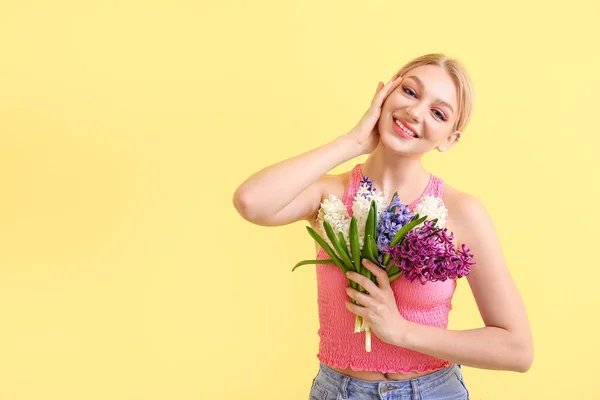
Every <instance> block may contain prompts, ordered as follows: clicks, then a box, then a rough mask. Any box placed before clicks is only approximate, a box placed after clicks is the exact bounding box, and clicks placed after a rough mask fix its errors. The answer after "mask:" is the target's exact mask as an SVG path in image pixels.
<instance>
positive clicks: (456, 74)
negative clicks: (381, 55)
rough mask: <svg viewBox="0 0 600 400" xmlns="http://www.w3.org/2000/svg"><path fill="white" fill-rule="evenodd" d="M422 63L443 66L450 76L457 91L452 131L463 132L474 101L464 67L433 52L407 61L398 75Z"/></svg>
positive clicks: (469, 80)
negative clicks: (456, 108) (456, 109)
mask: <svg viewBox="0 0 600 400" xmlns="http://www.w3.org/2000/svg"><path fill="white" fill-rule="evenodd" d="M423 65H437V66H438V67H441V68H443V69H444V70H445V71H446V72H447V73H448V75H450V77H451V78H452V81H453V82H454V84H455V85H456V89H457V92H458V93H457V94H458V111H457V113H458V118H457V119H456V122H455V124H454V128H453V129H452V132H455V131H457V130H458V131H460V132H462V133H464V131H465V129H466V128H467V125H468V124H469V122H470V121H471V115H472V114H473V101H474V89H473V82H472V81H471V78H470V77H469V74H468V73H467V70H466V68H465V67H464V66H463V65H462V64H461V63H460V61H458V60H456V59H452V58H448V57H447V56H445V55H444V54H440V53H433V54H426V55H424V56H420V57H417V58H415V59H413V60H412V61H409V62H408V63H407V64H406V65H404V66H403V67H402V68H400V70H399V71H398V75H399V76H404V75H405V74H406V73H407V72H409V71H410V70H412V69H414V68H417V67H420V66H423Z"/></svg>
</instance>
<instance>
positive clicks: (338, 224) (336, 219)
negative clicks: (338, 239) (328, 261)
mask: <svg viewBox="0 0 600 400" xmlns="http://www.w3.org/2000/svg"><path fill="white" fill-rule="evenodd" d="M317 221H319V227H320V229H321V237H322V238H323V240H325V243H327V244H328V245H329V246H331V247H332V248H333V244H332V243H331V241H330V240H329V237H328V236H327V232H325V227H324V226H323V221H327V222H329V224H330V225H331V228H332V229H333V232H335V234H336V235H337V234H338V232H342V235H344V240H345V241H346V244H347V246H348V247H349V246H350V241H349V240H348V232H349V231H350V217H349V216H348V209H347V208H346V206H345V205H344V203H343V202H342V200H340V199H338V198H337V197H336V196H335V195H333V194H330V195H329V198H328V199H325V200H323V201H322V202H321V208H319V212H318V214H317ZM348 250H349V249H348ZM336 253H337V252H336Z"/></svg>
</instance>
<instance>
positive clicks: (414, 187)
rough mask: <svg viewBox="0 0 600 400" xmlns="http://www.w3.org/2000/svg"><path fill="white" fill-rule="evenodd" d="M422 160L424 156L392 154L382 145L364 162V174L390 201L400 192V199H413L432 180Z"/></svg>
mask: <svg viewBox="0 0 600 400" xmlns="http://www.w3.org/2000/svg"><path fill="white" fill-rule="evenodd" d="M421 159H422V155H419V156H414V157H411V156H406V155H398V154H397V153H392V152H391V151H390V150H388V149H386V148H385V147H384V146H382V145H381V143H380V145H379V146H377V148H376V149H375V151H373V152H372V153H371V154H369V157H368V158H367V160H366V161H365V162H364V164H363V166H362V173H363V175H364V176H368V177H369V179H370V180H371V181H373V185H374V186H375V187H376V188H377V190H380V191H383V192H384V193H385V194H386V199H388V201H389V200H390V199H391V198H392V195H393V194H394V192H398V195H399V196H400V199H402V198H411V199H412V198H413V197H416V196H418V195H419V194H420V192H419V189H423V188H424V186H425V185H427V183H428V181H429V178H430V174H429V172H427V171H426V170H425V168H424V167H423V164H422V161H421Z"/></svg>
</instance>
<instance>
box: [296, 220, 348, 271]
mask: <svg viewBox="0 0 600 400" xmlns="http://www.w3.org/2000/svg"><path fill="white" fill-rule="evenodd" d="M306 229H307V230H308V233H309V235H310V236H311V237H312V238H313V239H314V240H315V241H316V242H317V243H318V244H319V246H321V247H322V248H323V250H325V252H326V253H327V254H329V257H331V259H332V260H334V261H335V263H336V264H337V265H338V266H339V267H340V269H341V270H342V272H343V273H344V275H346V272H347V271H348V270H347V269H346V266H345V265H344V262H343V261H342V260H341V259H340V258H339V257H338V256H336V255H335V252H334V251H333V250H332V249H331V247H330V246H329V245H328V244H327V242H326V241H325V240H324V239H323V238H322V237H321V236H319V234H318V233H317V232H315V230H314V229H313V228H311V227H310V226H307V227H306Z"/></svg>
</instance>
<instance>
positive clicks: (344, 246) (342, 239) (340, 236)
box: [338, 232, 352, 257]
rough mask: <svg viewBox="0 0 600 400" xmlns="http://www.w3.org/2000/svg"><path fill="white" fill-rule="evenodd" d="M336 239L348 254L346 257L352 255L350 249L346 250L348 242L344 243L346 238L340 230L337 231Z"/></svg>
mask: <svg viewBox="0 0 600 400" xmlns="http://www.w3.org/2000/svg"><path fill="white" fill-rule="evenodd" d="M338 240H339V241H340V244H341V245H342V247H343V248H344V250H346V254H348V257H352V254H351V253H350V250H348V243H346V239H344V234H343V233H342V232H338Z"/></svg>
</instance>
